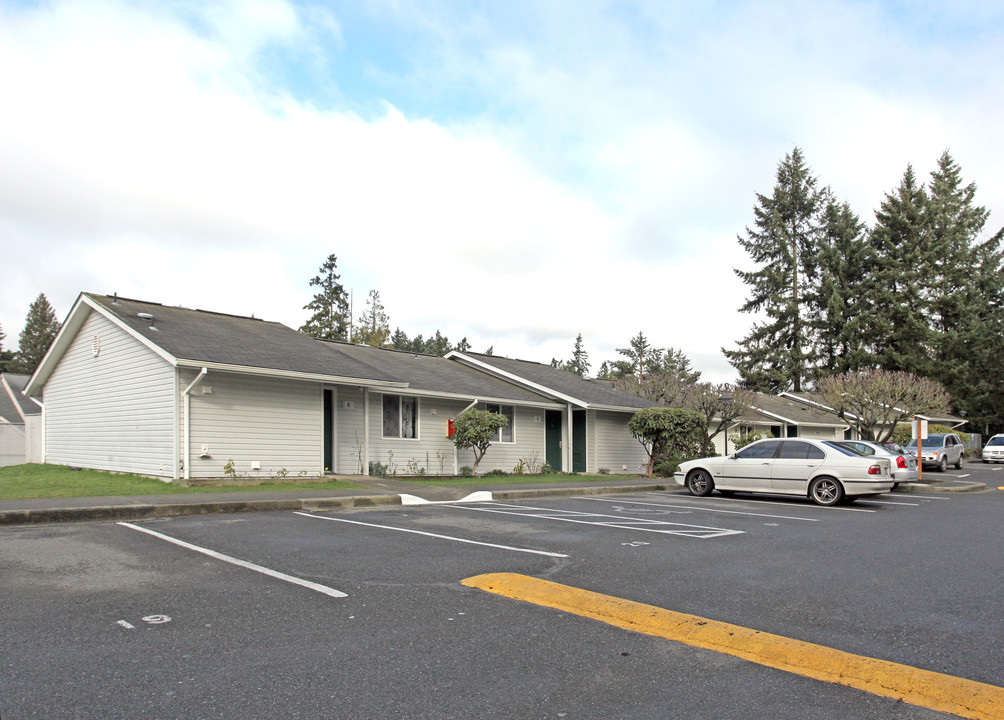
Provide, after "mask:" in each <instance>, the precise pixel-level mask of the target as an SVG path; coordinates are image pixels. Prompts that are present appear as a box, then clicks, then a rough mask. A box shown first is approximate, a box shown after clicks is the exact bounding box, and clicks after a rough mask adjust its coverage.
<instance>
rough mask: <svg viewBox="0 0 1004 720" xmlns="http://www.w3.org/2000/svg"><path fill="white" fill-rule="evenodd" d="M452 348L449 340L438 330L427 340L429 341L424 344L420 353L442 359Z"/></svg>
mask: <svg viewBox="0 0 1004 720" xmlns="http://www.w3.org/2000/svg"><path fill="white" fill-rule="evenodd" d="M452 348H453V346H452V345H450V339H449V338H448V337H446V336H445V335H443V334H442V333H441V332H439V330H436V334H435V335H433V336H432V337H431V338H429V340H428V341H427V342H426V343H425V348H424V349H423V350H422V352H426V353H428V354H429V355H439V356H440V357H442V356H443V355H445V354H446V353H448V352H450V350H451V349H452Z"/></svg>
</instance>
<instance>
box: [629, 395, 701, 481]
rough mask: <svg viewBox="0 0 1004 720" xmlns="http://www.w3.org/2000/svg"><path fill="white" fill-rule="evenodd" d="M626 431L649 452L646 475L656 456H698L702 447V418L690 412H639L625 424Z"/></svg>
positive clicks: (662, 409)
mask: <svg viewBox="0 0 1004 720" xmlns="http://www.w3.org/2000/svg"><path fill="white" fill-rule="evenodd" d="M628 429H629V430H630V431H631V434H632V435H634V436H635V438H637V439H638V442H640V443H641V444H642V447H644V448H645V451H646V452H647V453H648V466H647V467H646V468H645V474H646V475H649V476H651V475H652V467H653V466H654V465H655V461H656V459H657V458H659V457H686V456H694V455H697V453H698V450H699V449H700V447H701V438H702V431H703V430H704V418H703V417H702V416H701V415H700V414H699V413H696V412H694V411H693V410H685V409H683V408H670V407H652V408H645V409H644V410H639V411H638V412H636V413H635V414H634V415H633V416H632V417H631V420H629V421H628Z"/></svg>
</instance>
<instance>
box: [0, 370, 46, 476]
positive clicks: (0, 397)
mask: <svg viewBox="0 0 1004 720" xmlns="http://www.w3.org/2000/svg"><path fill="white" fill-rule="evenodd" d="M27 382H28V376H27V375H17V374H15V373H0V467H3V466H7V465H21V464H22V463H25V462H32V461H35V462H37V460H38V459H39V458H40V457H41V452H40V451H41V448H40V447H39V440H40V438H41V433H40V429H41V414H42V406H41V405H39V404H38V403H37V402H36V401H35V400H33V399H31V398H28V397H25V396H24V394H23V391H24V386H25V385H26V384H27Z"/></svg>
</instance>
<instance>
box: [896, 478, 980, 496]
mask: <svg viewBox="0 0 1004 720" xmlns="http://www.w3.org/2000/svg"><path fill="white" fill-rule="evenodd" d="M939 482H946V481H944V480H942V481H936V482H934V483H901V484H900V486H899V487H898V488H896V489H895V490H894V491H893V492H902V493H918V494H934V493H962V492H981V491H983V490H986V489H987V486H986V484H985V483H980V482H963V481H961V480H957V481H947V482H955V483H956V484H955V485H942V484H939Z"/></svg>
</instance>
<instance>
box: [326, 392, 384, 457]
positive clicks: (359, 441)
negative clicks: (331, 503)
mask: <svg viewBox="0 0 1004 720" xmlns="http://www.w3.org/2000/svg"><path fill="white" fill-rule="evenodd" d="M334 391H335V438H336V440H335V442H336V445H337V448H336V451H337V460H336V461H335V467H334V470H333V472H336V473H342V474H345V475H365V474H366V467H367V459H366V456H365V452H364V448H365V438H364V436H363V435H364V433H363V394H364V393H363V391H362V390H361V389H360V388H358V387H344V386H338V387H337V388H334ZM377 397H379V396H377Z"/></svg>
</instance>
